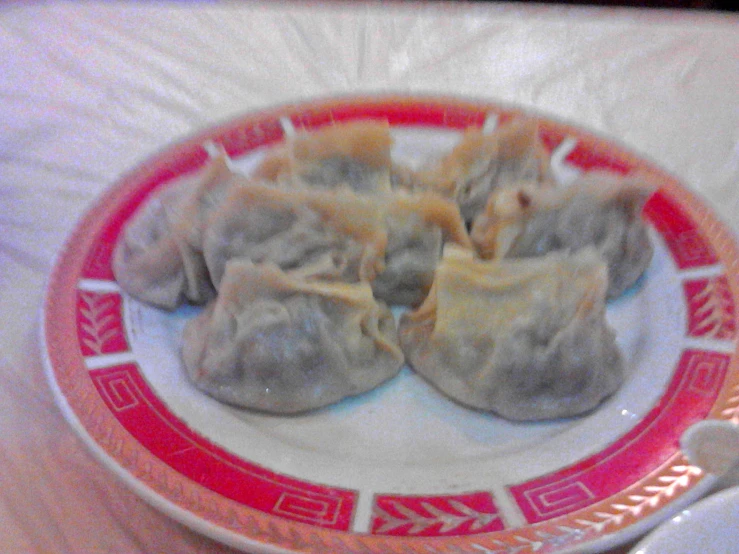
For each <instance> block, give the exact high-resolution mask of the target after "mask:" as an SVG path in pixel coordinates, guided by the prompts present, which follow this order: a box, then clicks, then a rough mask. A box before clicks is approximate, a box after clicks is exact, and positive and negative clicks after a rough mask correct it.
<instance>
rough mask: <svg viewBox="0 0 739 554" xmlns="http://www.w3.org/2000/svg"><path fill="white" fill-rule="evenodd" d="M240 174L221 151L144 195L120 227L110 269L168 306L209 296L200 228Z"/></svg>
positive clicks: (135, 292) (135, 290)
mask: <svg viewBox="0 0 739 554" xmlns="http://www.w3.org/2000/svg"><path fill="white" fill-rule="evenodd" d="M239 179H240V178H239V177H238V176H237V175H234V174H233V173H232V172H231V171H230V169H229V168H228V166H227V163H226V158H225V155H220V156H218V157H216V158H215V159H213V160H211V161H210V162H209V163H208V164H207V165H206V166H205V167H204V168H203V169H201V170H200V171H198V172H196V173H195V174H194V175H192V176H189V177H185V178H183V179H180V180H178V181H176V182H175V183H172V184H170V185H168V186H167V187H166V188H165V189H164V190H162V191H161V192H157V193H155V195H154V196H153V197H152V198H150V199H148V200H147V201H146V203H144V205H143V206H142V207H141V208H140V209H139V211H138V212H137V213H136V214H134V216H133V217H132V218H131V220H130V221H129V222H128V223H127V224H126V226H125V227H124V229H123V232H122V235H121V237H120V238H119V240H118V243H117V245H116V247H115V250H114V252H113V273H114V275H115V278H116V280H117V281H118V283H119V284H120V286H121V288H123V290H125V291H126V292H127V293H129V294H130V295H132V296H134V297H135V298H137V299H139V300H142V301H144V302H148V303H150V304H153V305H155V306H159V307H162V308H166V309H174V308H176V307H177V306H178V305H180V304H181V303H182V302H184V301H188V302H192V303H194V304H202V303H205V302H207V301H208V300H209V299H210V298H212V297H213V296H214V293H215V291H214V289H213V285H212V284H211V281H210V278H209V275H208V271H207V268H206V265H205V260H204V259H203V254H202V233H203V229H204V227H205V225H206V222H207V219H208V217H209V214H210V212H211V211H213V210H214V209H215V207H216V206H217V205H219V204H220V202H221V201H222V199H223V198H224V196H225V194H226V191H227V190H229V189H230V188H232V187H234V186H237V184H236V183H237V182H238V181H239Z"/></svg>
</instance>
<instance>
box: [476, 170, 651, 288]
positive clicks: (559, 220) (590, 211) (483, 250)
mask: <svg viewBox="0 0 739 554" xmlns="http://www.w3.org/2000/svg"><path fill="white" fill-rule="evenodd" d="M652 190H653V189H652V188H651V187H650V186H649V183H648V182H647V181H646V180H645V179H644V178H643V177H639V176H636V177H627V178H622V177H617V176H614V175H610V174H607V173H591V174H587V175H585V176H584V177H582V178H581V179H580V180H579V181H577V182H575V183H573V184H572V185H571V186H569V187H564V188H558V189H541V188H538V187H536V186H531V185H520V186H518V187H513V188H510V189H506V190H501V191H498V192H497V193H494V194H493V195H492V196H491V197H490V200H489V201H488V204H487V206H486V207H485V211H484V213H482V214H481V215H480V216H479V217H478V218H477V220H476V221H475V224H474V225H473V227H472V232H471V236H472V240H473V242H474V243H475V246H476V248H477V249H478V251H479V253H480V255H481V256H482V257H483V258H502V257H506V258H524V257H532V256H541V255H543V254H546V253H547V252H551V251H553V250H559V249H567V250H573V251H576V250H580V249H582V248H585V247H587V246H594V247H595V248H596V249H597V250H598V252H599V253H600V255H601V256H602V257H603V258H604V259H605V261H606V263H607V264H608V271H609V286H608V297H609V298H615V297H617V296H619V295H620V294H621V293H623V291H625V290H626V289H627V288H628V287H630V286H631V285H633V284H634V283H635V282H636V280H637V279H638V278H639V277H640V276H641V274H642V273H644V271H645V270H646V268H647V266H648V265H649V262H650V261H651V259H652V252H653V247H652V243H651V241H650V240H649V234H648V229H647V225H646V223H645V221H644V220H643V219H642V217H641V212H642V208H643V207H644V203H645V202H646V201H647V199H648V198H649V196H650V194H651V192H652Z"/></svg>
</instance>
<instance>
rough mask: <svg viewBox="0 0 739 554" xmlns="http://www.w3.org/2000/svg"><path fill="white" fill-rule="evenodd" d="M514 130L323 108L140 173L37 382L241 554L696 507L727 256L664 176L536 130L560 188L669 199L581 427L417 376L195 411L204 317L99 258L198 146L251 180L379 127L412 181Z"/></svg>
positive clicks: (178, 514)
mask: <svg viewBox="0 0 739 554" xmlns="http://www.w3.org/2000/svg"><path fill="white" fill-rule="evenodd" d="M522 113H524V112H523V111H522V110H520V109H519V108H516V107H511V106H503V105H500V104H495V103H491V102H484V101H472V100H463V99H456V98H427V97H401V96H376V97H361V98H356V97H355V98H334V99H327V100H318V101H313V102H309V103H304V104H297V105H289V106H283V107H278V108H274V109H269V110H266V111H261V112H258V113H251V114H247V115H245V116H243V117H239V118H237V119H235V120H233V121H230V122H228V123H226V124H223V125H220V126H217V127H215V128H212V129H209V130H207V131H204V132H202V133H200V134H198V135H197V136H193V137H190V138H188V139H187V140H184V141H183V142H180V143H178V144H176V145H174V146H171V147H170V148H167V149H166V150H164V151H163V152H161V153H159V154H157V155H155V156H153V157H152V158H151V159H149V160H148V161H146V162H145V163H143V164H142V165H141V166H140V167H138V168H137V169H135V170H134V171H133V172H131V173H129V174H128V175H126V176H124V177H123V178H122V179H120V180H119V181H118V182H117V183H116V184H115V185H113V186H112V187H111V188H110V190H109V191H108V192H107V193H106V194H104V195H103V197H102V198H101V199H100V200H99V201H98V202H97V204H96V205H95V206H94V207H93V208H92V209H91V210H90V211H89V212H88V213H87V214H86V215H84V217H83V218H82V219H81V221H80V222H79V224H78V226H77V228H76V230H75V231H74V232H73V234H72V235H71V237H70V238H69V240H68V241H67V243H66V245H65V247H64V249H63V250H62V251H61V253H60V254H59V258H58V260H57V263H56V266H55V270H54V271H53V273H52V276H51V278H50V281H49V284H48V290H47V296H46V302H45V305H44V314H43V316H44V317H43V319H44V322H43V331H44V334H43V350H44V352H45V355H46V361H47V368H48V374H49V379H50V383H51V385H52V388H53V389H54V391H55V394H56V398H57V400H58V403H59V405H60V406H61V408H62V410H63V411H64V413H65V416H66V417H67V419H68V420H69V421H70V423H71V425H72V426H73V427H74V429H75V430H76V431H77V432H78V433H79V434H80V435H81V436H82V437H83V439H84V440H85V442H86V443H87V445H88V446H89V447H90V448H91V449H92V451H93V452H94V453H95V454H96V455H97V456H98V457H99V458H100V460H101V461H102V463H103V464H105V466H106V467H108V468H109V469H111V470H112V471H113V472H115V473H116V474H117V475H118V476H119V477H121V478H122V479H123V480H124V481H125V482H126V483H127V484H128V485H130V486H131V487H132V488H133V489H134V490H135V491H136V492H137V493H139V494H140V495H141V496H143V497H144V498H145V499H146V500H148V501H149V502H150V503H152V504H153V505H155V506H156V507H158V508H160V509H162V510H163V511H165V512H166V513H168V514H170V515H171V516H173V517H174V518H176V519H178V520H180V521H181V522H184V523H185V524H187V525H189V526H191V527H192V528H194V529H196V530H198V531H200V532H202V533H205V534H207V535H209V536H211V537H212V538H215V539H217V540H219V541H222V542H224V543H227V544H229V545H232V546H235V547H237V548H242V549H245V550H248V551H250V552H286V551H287V552H315V553H326V552H347V553H363V554H371V553H377V554H392V553H408V552H423V553H426V554H434V553H438V554H442V553H449V554H460V553H475V554H478V553H482V554H525V553H528V552H538V553H549V552H564V551H571V550H578V551H591V552H595V551H599V550H603V549H606V548H610V547H612V546H615V545H618V544H621V543H623V542H625V541H627V540H632V539H634V538H636V537H637V536H639V535H640V534H641V533H644V532H645V531H646V530H648V529H649V528H650V527H652V526H654V525H656V524H657V523H658V522H659V521H661V520H663V519H666V518H667V517H669V516H671V515H672V514H673V513H675V512H677V511H678V510H680V509H681V508H682V507H684V506H685V505H686V504H687V503H689V502H691V501H693V500H695V499H697V498H698V497H699V496H700V495H701V494H703V493H704V492H705V491H706V490H707V488H708V487H709V486H710V484H711V482H712V478H711V477H710V476H707V475H706V474H704V472H703V471H702V470H701V469H699V468H698V467H695V466H693V465H691V464H690V463H689V462H688V460H687V459H686V458H685V456H684V454H683V452H682V451H681V450H680V446H679V438H680V436H681V434H682V433H683V432H684V431H685V430H686V429H687V428H689V427H690V426H691V425H692V424H694V423H695V422H698V421H702V420H705V419H719V420H731V421H734V422H737V421H739V369H738V368H737V364H738V361H737V360H738V359H739V357H738V355H737V354H738V351H737V342H736V338H737V310H736V304H737V299H738V298H739V281H738V277H739V271H737V268H738V263H739V256H738V252H737V248H736V245H735V243H734V238H733V234H732V232H731V231H730V230H729V229H727V228H726V227H724V226H723V225H722V224H721V223H720V222H719V221H718V220H717V218H716V217H715V216H714V215H713V214H712V213H711V211H710V210H709V209H708V208H707V207H706V206H705V205H704V204H703V203H702V201H700V200H699V199H698V198H696V197H695V196H694V195H693V194H692V193H690V192H689V191H688V190H687V189H686V188H685V187H684V186H682V185H681V184H680V183H679V182H678V181H677V180H676V179H675V178H673V177H671V176H670V175H668V174H666V173H665V172H663V171H662V170H660V169H659V168H658V167H656V166H655V165H654V164H652V163H650V162H649V161H647V160H644V159H643V158H642V157H640V156H638V155H635V154H633V153H631V152H630V151H629V150H628V149H626V148H624V147H622V146H621V145H619V144H617V143H615V142H614V141H612V140H606V139H604V138H601V137H598V136H596V135H594V134H592V133H590V132H588V131H585V130H582V129H580V128H577V127H574V126H572V125H568V124H565V123H561V122H558V121H555V120H553V119H551V118H549V117H546V116H542V115H539V114H536V113H531V112H527V113H526V114H527V115H529V116H530V117H535V118H536V119H538V121H539V123H540V135H541V138H542V141H543V142H544V144H545V145H546V147H547V148H548V149H549V150H550V152H551V153H552V166H553V171H554V173H555V175H556V177H557V179H558V180H559V181H561V182H563V183H566V182H568V181H571V180H572V179H574V178H575V177H576V176H577V175H578V174H579V173H581V172H583V171H589V170H595V169H598V170H605V171H610V172H614V173H618V174H625V173H628V172H630V171H635V170H639V171H644V172H647V173H649V174H650V175H651V176H652V177H653V178H654V179H656V180H658V182H659V183H660V187H659V189H658V190H657V191H656V193H655V194H654V195H653V196H652V198H651V199H650V200H649V202H648V203H647V205H646V207H645V211H644V214H645V217H646V219H647V220H648V222H649V225H650V228H651V229H650V230H651V232H652V239H653V242H654V244H655V256H654V260H653V262H652V264H651V266H650V267H649V269H648V271H647V274H646V276H645V277H644V278H642V279H641V280H640V282H639V283H638V285H637V286H636V287H635V288H634V289H633V290H631V291H629V292H628V293H627V294H626V295H624V296H623V297H622V298H620V299H618V300H617V301H615V302H612V303H610V304H609V305H608V309H607V317H608V319H609V321H610V323H611V324H612V325H613V327H614V328H615V329H616V332H617V336H618V342H619V345H620V347H621V349H622V350H623V352H624V355H625V359H626V360H627V375H626V381H625V383H624V385H623V386H622V387H621V389H620V390H619V391H618V392H617V393H616V394H615V395H614V396H612V397H611V398H609V399H608V400H607V401H606V402H605V403H604V404H603V405H602V406H601V407H599V408H598V409H597V410H595V411H594V412H592V413H590V414H588V415H586V416H584V417H580V418H574V419H568V420H558V421H551V422H543V423H511V422H507V421H504V420H502V419H500V418H497V417H495V416H493V415H490V414H483V413H479V412H474V411H470V410H466V409H464V408H461V407H460V406H458V405H456V404H454V403H452V402H451V401H449V400H447V399H445V398H444V397H442V396H441V395H439V394H438V393H436V392H434V390H432V389H431V388H430V387H429V386H427V385H426V384H425V383H424V381H422V380H421V379H420V378H418V377H417V376H416V375H415V374H414V373H413V372H411V371H410V370H409V369H407V368H406V369H404V370H403V371H402V372H401V374H400V375H399V376H398V377H397V378H396V379H393V380H392V381H390V382H389V383H387V384H385V385H383V386H382V387H380V388H379V389H376V390H375V391H372V392H370V393H368V394H365V395H363V396H360V397H357V398H354V399H350V400H345V401H343V402H341V403H339V404H337V405H335V406H333V407H330V408H326V409H323V410H319V411H317V412H313V413H310V414H305V415H301V416H293V417H278V416H270V415H264V414H256V413H252V412H248V411H239V410H236V409H233V408H229V407H226V406H224V405H222V404H220V403H218V402H216V401H214V400H212V399H211V398H209V397H206V396H205V395H203V394H201V393H199V392H198V391H197V390H196V389H194V387H192V386H191V385H190V384H189V382H188V381H187V379H186V378H185V375H184V371H183V369H182V366H181V363H180V359H179V341H180V332H181V330H182V327H183V325H184V324H185V322H186V321H187V320H188V319H189V318H190V317H192V316H193V315H194V314H195V313H196V311H197V309H195V308H192V307H184V308H181V309H179V310H177V311H175V312H173V313H167V312H163V311H160V310H157V309H155V308H152V307H149V306H146V305H144V304H142V303H140V302H137V301H135V300H134V299H132V298H130V297H128V296H126V295H125V294H122V292H121V290H120V289H119V287H118V285H117V284H116V282H115V281H114V278H113V274H112V271H111V253H112V250H113V247H114V245H115V243H116V240H117V237H118V235H119V233H120V231H121V228H122V226H123V225H124V224H125V223H126V221H127V220H128V219H129V218H130V217H131V215H132V214H133V213H134V212H135V210H136V209H137V208H138V207H139V206H141V204H142V203H143V202H145V201H146V199H147V198H148V197H149V195H151V194H152V193H153V192H154V191H156V190H158V189H160V188H161V187H165V186H167V185H168V184H170V183H172V181H174V180H176V179H177V178H179V177H181V176H184V175H187V174H188V173H190V172H193V171H195V170H197V169H198V168H199V167H201V166H202V165H203V164H204V163H205V162H206V160H207V159H208V154H207V151H206V149H207V148H210V147H212V145H211V144H209V143H217V144H221V145H222V146H223V147H224V148H225V150H226V151H227V152H228V153H229V155H230V156H231V158H232V159H233V163H234V165H235V166H236V167H237V168H239V169H241V170H244V171H248V170H250V169H251V168H253V167H254V166H255V165H256V164H257V163H258V162H259V160H260V159H261V157H262V156H263V155H264V153H265V151H266V150H267V149H269V147H271V146H274V145H276V144H278V143H279V142H280V141H282V140H283V138H284V137H285V135H286V133H288V134H289V133H290V132H292V131H293V130H295V129H316V128H319V127H321V126H323V125H327V124H331V123H332V122H342V121H350V120H356V119H366V118H373V119H376V118H382V119H387V120H388V121H389V122H390V124H391V128H392V133H393V136H394V138H395V146H394V151H393V154H394V156H395V157H396V158H397V159H399V160H402V161H405V162H407V163H409V164H411V165H418V164H421V163H423V162H424V160H427V159H429V158H433V157H434V156H438V155H439V154H441V153H443V152H446V151H448V150H449V149H450V148H451V147H452V146H453V145H454V143H455V141H456V140H457V139H458V138H459V136H460V132H461V131H462V130H463V129H465V128H468V127H481V128H483V130H491V129H493V128H494V127H495V126H496V125H499V124H501V123H504V122H505V121H506V120H509V119H511V118H513V117H516V116H520V115H522Z"/></svg>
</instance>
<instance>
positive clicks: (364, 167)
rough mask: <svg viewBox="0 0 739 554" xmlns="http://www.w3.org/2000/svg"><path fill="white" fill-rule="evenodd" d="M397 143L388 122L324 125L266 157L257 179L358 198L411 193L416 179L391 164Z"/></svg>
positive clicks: (289, 139)
mask: <svg viewBox="0 0 739 554" xmlns="http://www.w3.org/2000/svg"><path fill="white" fill-rule="evenodd" d="M392 144H393V139H392V135H391V133H390V125H389V124H388V122H387V121H384V120H373V119H368V120H360V121H352V122H347V123H337V124H332V125H326V126H324V127H321V128H319V129H316V130H314V131H304V130H301V131H298V132H297V133H295V134H294V135H293V136H288V137H287V138H286V140H285V144H284V145H283V146H282V147H279V148H277V149H275V151H274V152H272V153H270V154H268V155H267V157H266V158H265V159H264V161H263V162H262V163H261V164H260V165H259V167H257V169H256V171H255V172H254V175H253V176H254V178H256V179H265V180H268V181H272V182H276V183H279V184H280V185H281V186H285V187H289V188H293V187H302V186H308V187H318V188H325V189H337V188H339V189H340V188H348V189H350V190H353V191H354V192H356V193H360V194H384V193H387V192H390V191H391V190H392V189H394V188H401V187H406V188H408V187H410V186H411V185H410V183H411V182H412V180H413V179H414V173H413V172H412V171H411V170H410V169H409V168H406V167H404V166H401V165H398V164H396V163H394V162H393V160H392V158H391V149H392Z"/></svg>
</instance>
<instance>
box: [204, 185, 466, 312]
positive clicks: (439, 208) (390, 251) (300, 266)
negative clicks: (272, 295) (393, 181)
mask: <svg viewBox="0 0 739 554" xmlns="http://www.w3.org/2000/svg"><path fill="white" fill-rule="evenodd" d="M445 241H450V242H453V243H456V244H459V245H462V246H467V247H471V245H472V243H471V242H470V239H469V236H468V234H467V231H466V229H465V227H464V224H463V222H462V220H461V218H460V217H459V212H458V210H457V207H456V206H455V205H454V204H453V203H452V202H450V201H448V200H446V199H444V198H442V197H440V196H439V195H437V194H434V193H424V194H419V195H413V196H411V195H407V194H402V193H392V194H387V195H381V196H367V197H363V196H360V195H357V194H354V193H353V192H351V191H348V190H340V191H323V190H320V189H311V188H299V189H278V188H273V187H269V186H263V185H259V184H253V185H250V186H243V187H239V188H238V189H234V191H233V192H232V194H231V195H230V196H229V197H228V198H227V199H226V200H225V201H224V203H223V205H222V207H221V209H220V210H219V211H218V212H217V213H215V214H214V216H213V217H212V219H211V221H210V224H209V225H208V228H207V230H206V232H205V241H204V252H205V260H206V264H207V267H208V270H209V271H210V275H211V277H212V279H213V282H214V283H215V285H216V287H218V286H219V284H220V282H221V279H222V276H223V273H224V270H225V267H226V263H227V262H228V261H229V260H232V259H248V260H251V261H252V262H254V263H262V262H265V261H270V262H273V263H275V264H276V265H278V266H279V267H280V268H282V269H283V270H290V271H299V272H300V273H301V274H302V275H303V276H304V277H306V278H318V279H324V280H339V281H344V282H349V283H352V282H358V281H367V282H369V283H371V284H372V287H373V289H374V291H375V294H376V296H377V297H378V298H379V299H381V300H384V301H386V302H388V303H390V304H409V305H410V304H417V303H418V302H420V301H421V300H422V299H423V297H424V296H425V294H426V293H427V292H428V290H429V287H430V286H431V282H432V280H433V274H434V269H435V268H436V264H437V262H438V260H439V257H440V255H441V246H442V244H443V243H444V242H445Z"/></svg>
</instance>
